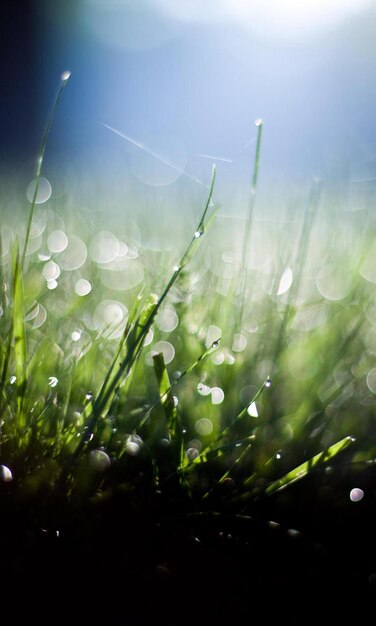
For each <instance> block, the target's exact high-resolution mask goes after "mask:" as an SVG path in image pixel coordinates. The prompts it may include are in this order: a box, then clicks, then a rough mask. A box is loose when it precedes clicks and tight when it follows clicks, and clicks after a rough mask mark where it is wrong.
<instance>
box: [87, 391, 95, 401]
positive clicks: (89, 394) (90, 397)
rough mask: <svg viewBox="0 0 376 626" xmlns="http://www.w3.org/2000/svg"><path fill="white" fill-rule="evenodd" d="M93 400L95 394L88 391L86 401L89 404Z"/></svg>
mask: <svg viewBox="0 0 376 626" xmlns="http://www.w3.org/2000/svg"><path fill="white" fill-rule="evenodd" d="M92 399H93V392H92V391H88V392H87V393H86V394H85V400H86V401H87V402H90V400H92Z"/></svg>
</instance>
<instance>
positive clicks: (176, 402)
mask: <svg viewBox="0 0 376 626" xmlns="http://www.w3.org/2000/svg"><path fill="white" fill-rule="evenodd" d="M172 400H173V403H174V406H178V404H179V399H178V398H177V397H176V396H172Z"/></svg>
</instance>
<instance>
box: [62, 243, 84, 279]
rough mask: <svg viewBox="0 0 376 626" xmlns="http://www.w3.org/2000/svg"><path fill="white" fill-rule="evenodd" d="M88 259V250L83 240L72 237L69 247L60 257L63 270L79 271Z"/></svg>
mask: <svg viewBox="0 0 376 626" xmlns="http://www.w3.org/2000/svg"><path fill="white" fill-rule="evenodd" d="M86 259H87V248H86V245H85V244H84V242H83V241H82V239H80V238H79V237H77V236H76V235H71V236H70V237H69V239H68V245H67V247H66V248H65V250H63V252H61V254H60V256H59V265H60V267H61V268H62V269H63V270H68V271H72V270H77V269H78V268H80V267H82V265H83V264H84V263H85V261H86Z"/></svg>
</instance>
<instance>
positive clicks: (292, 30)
mask: <svg viewBox="0 0 376 626" xmlns="http://www.w3.org/2000/svg"><path fill="white" fill-rule="evenodd" d="M158 3H159V5H160V6H161V8H162V9H163V10H164V11H166V13H168V14H170V15H172V16H174V17H176V18H177V19H179V20H184V21H206V22H217V23H218V22H224V23H226V22H227V21H228V19H232V20H234V21H235V22H239V24H242V25H243V26H246V27H249V28H250V29H251V30H252V31H258V32H261V33H263V34H267V35H272V36H275V35H280V36H283V37H286V36H287V37H290V36H297V37H300V36H305V35H307V34H309V33H314V32H317V31H320V30H323V29H325V30H326V29H328V28H329V29H330V28H332V27H335V25H336V24H337V23H338V22H340V21H341V20H343V19H344V18H347V17H350V16H351V15H353V14H354V13H357V12H359V11H361V10H362V9H363V8H364V7H366V6H367V5H370V4H371V2H370V0H331V2H326V1H325V0H305V1H304V2H301V0H280V1H279V2H276V1H275V0H254V1H253V2H249V0H207V1H206V2H205V3H204V4H203V3H202V2H201V0H179V2H176V0H158Z"/></svg>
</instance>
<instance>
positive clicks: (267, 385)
mask: <svg viewBox="0 0 376 626" xmlns="http://www.w3.org/2000/svg"><path fill="white" fill-rule="evenodd" d="M271 385H272V381H271V380H270V378H269V376H268V378H267V379H266V381H265V387H268V388H269V387H271Z"/></svg>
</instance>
